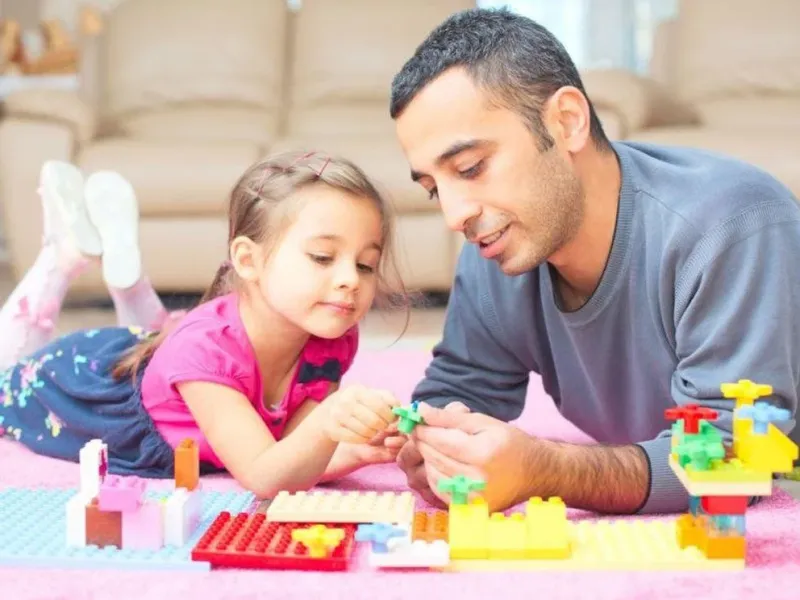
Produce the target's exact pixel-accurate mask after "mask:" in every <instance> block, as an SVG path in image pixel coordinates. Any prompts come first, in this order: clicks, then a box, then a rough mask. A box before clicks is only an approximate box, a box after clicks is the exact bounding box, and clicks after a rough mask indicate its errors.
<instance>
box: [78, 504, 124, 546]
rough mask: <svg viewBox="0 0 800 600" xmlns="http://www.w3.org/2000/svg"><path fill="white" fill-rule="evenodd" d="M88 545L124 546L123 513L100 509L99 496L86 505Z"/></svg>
mask: <svg viewBox="0 0 800 600" xmlns="http://www.w3.org/2000/svg"><path fill="white" fill-rule="evenodd" d="M86 545H87V546H92V545H94V546H97V547H98V548H104V547H106V546H116V547H117V548H122V513H121V512H118V511H104V510H100V507H99V505H98V500H97V498H93V499H92V501H91V503H90V504H89V505H88V506H87V507H86Z"/></svg>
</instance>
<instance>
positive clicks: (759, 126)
mask: <svg viewBox="0 0 800 600" xmlns="http://www.w3.org/2000/svg"><path fill="white" fill-rule="evenodd" d="M695 109H696V111H697V112H698V113H699V114H700V116H701V119H702V121H703V125H705V126H706V127H714V128H719V129H733V130H738V131H741V130H748V131H749V130H753V129H755V130H764V129H766V130H772V131H779V132H782V133H783V134H784V135H791V134H789V132H790V131H792V132H794V134H793V135H795V136H797V135H798V134H800V93H798V94H797V95H795V96H788V95H787V96H744V97H741V98H735V97H730V98H720V99H719V100H710V101H705V102H699V103H698V104H697V105H696V107H695Z"/></svg>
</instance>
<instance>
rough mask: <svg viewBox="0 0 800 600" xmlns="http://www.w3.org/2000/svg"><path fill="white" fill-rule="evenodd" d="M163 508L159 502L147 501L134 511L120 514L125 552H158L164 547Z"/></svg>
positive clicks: (163, 505) (162, 504)
mask: <svg viewBox="0 0 800 600" xmlns="http://www.w3.org/2000/svg"><path fill="white" fill-rule="evenodd" d="M164 507H165V504H164V503H163V502H161V501H148V502H144V503H142V504H141V506H139V508H138V509H137V510H135V511H129V512H124V513H122V547H123V548H124V549H125V550H159V549H161V548H162V547H163V546H164V530H165V526H164V525H165V524H164Z"/></svg>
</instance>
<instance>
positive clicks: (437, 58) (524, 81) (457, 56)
mask: <svg viewBox="0 0 800 600" xmlns="http://www.w3.org/2000/svg"><path fill="white" fill-rule="evenodd" d="M452 67H463V68H464V69H466V71H467V73H468V74H469V75H470V77H472V79H473V81H474V82H475V83H476V85H477V86H478V87H479V88H481V89H483V90H484V91H486V92H488V94H489V97H490V98H491V100H492V102H494V103H498V104H499V105H501V106H504V107H506V108H508V109H509V110H513V111H515V112H516V113H517V114H519V115H520V116H521V117H522V118H523V119H525V120H526V121H527V123H528V125H529V127H530V129H531V130H532V131H533V133H534V134H535V135H536V136H537V138H538V140H539V147H540V149H541V150H546V149H548V148H550V147H551V146H552V145H553V138H552V137H551V136H550V135H549V134H548V133H547V131H546V130H545V127H544V124H543V122H542V107H543V105H544V103H545V102H546V101H547V99H548V98H550V96H552V95H553V94H554V93H555V92H556V91H557V90H558V89H559V88H561V87H563V86H573V87H575V88H577V89H579V90H580V91H581V92H582V93H583V94H584V95H585V96H587V99H588V95H587V94H586V91H585V90H584V88H583V82H582V81H581V78H580V75H579V74H578V69H577V68H576V67H575V64H574V63H573V62H572V59H571V58H570V56H569V53H567V51H566V49H565V48H564V46H563V45H562V44H561V43H560V42H559V41H558V39H556V37H555V36H554V35H553V34H552V33H550V32H549V31H548V30H547V29H545V28H544V27H542V26H541V25H539V24H538V23H536V22H535V21H533V20H531V19H529V18H527V17H524V16H522V15H518V14H514V13H512V12H510V11H509V10H507V9H505V8H503V9H480V8H475V9H469V10H464V11H460V12H457V13H455V14H453V15H451V16H450V17H448V18H447V19H446V20H445V21H444V22H443V23H441V24H440V25H439V26H438V27H436V29H434V30H433V31H432V32H431V33H430V34H429V35H428V37H427V38H426V39H425V40H424V41H423V42H422V43H421V44H420V45H419V46H418V47H417V49H416V51H415V52H414V56H412V57H411V58H410V59H409V60H408V61H407V62H406V63H405V65H403V68H402V69H401V70H400V72H399V73H398V74H397V75H395V77H394V80H393V81H392V95H391V102H390V109H389V111H390V114H391V117H392V119H396V118H397V117H398V115H400V113H401V112H403V110H405V108H406V106H408V104H409V103H410V102H411V101H412V100H413V99H414V97H415V96H416V95H417V94H418V93H419V92H420V91H421V90H422V88H424V87H425V86H426V85H427V84H428V83H430V82H431V81H433V80H434V79H436V78H437V77H438V76H439V75H441V74H442V73H443V72H444V71H446V70H448V69H450V68H452ZM589 110H590V119H591V120H590V133H591V137H592V139H593V140H594V142H595V144H596V145H597V146H598V147H601V148H607V147H609V146H610V143H609V141H608V138H607V137H606V134H605V132H604V131H603V126H602V125H601V124H600V119H598V117H597V114H596V113H595V110H594V107H593V106H592V104H591V101H589Z"/></svg>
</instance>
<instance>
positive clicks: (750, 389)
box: [720, 379, 772, 409]
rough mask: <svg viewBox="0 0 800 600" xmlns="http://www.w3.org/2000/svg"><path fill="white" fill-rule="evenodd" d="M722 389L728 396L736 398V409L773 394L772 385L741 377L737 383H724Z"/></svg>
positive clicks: (723, 393)
mask: <svg viewBox="0 0 800 600" xmlns="http://www.w3.org/2000/svg"><path fill="white" fill-rule="evenodd" d="M720 391H721V392H722V395H723V396H725V397H726V398H735V399H736V405H735V409H739V408H741V407H742V406H747V405H750V404H753V402H755V401H756V400H758V399H759V398H761V397H763V396H769V395H770V394H772V386H771V385H765V384H761V383H754V382H753V381H750V380H749V379H740V380H739V381H737V382H736V383H723V384H722V385H721V386H720Z"/></svg>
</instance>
